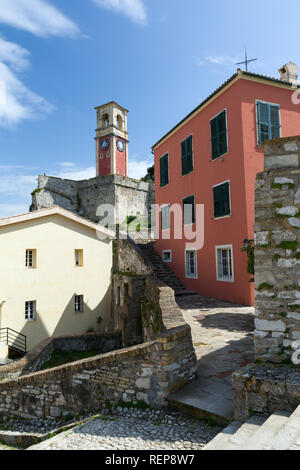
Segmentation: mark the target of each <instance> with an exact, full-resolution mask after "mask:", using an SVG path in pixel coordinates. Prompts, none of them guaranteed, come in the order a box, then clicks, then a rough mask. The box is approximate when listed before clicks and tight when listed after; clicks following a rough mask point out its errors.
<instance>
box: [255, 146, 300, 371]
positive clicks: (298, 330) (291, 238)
mask: <svg viewBox="0 0 300 470" xmlns="http://www.w3.org/2000/svg"><path fill="white" fill-rule="evenodd" d="M265 155H266V156H265V162H266V163H265V167H266V168H267V170H266V171H265V172H263V173H261V174H259V175H258V176H257V181H256V202H255V206H256V211H255V243H256V247H255V289H256V300H255V308H256V310H255V314H256V319H255V326H256V330H255V333H254V340H255V352H256V359H257V360H260V361H264V362H275V363H282V362H286V361H289V360H290V359H291V355H292V353H293V350H292V343H293V341H295V340H300V169H299V167H300V165H299V161H300V160H299V155H300V138H288V139H280V140H275V141H271V142H268V143H267V144H266V145H265ZM282 166H284V168H281V167H282Z"/></svg>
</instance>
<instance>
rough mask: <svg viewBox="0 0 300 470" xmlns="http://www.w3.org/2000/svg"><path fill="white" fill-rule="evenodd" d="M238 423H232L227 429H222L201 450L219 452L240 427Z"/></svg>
mask: <svg viewBox="0 0 300 470" xmlns="http://www.w3.org/2000/svg"><path fill="white" fill-rule="evenodd" d="M241 425H242V424H241V423H240V422H239V421H233V422H232V423H230V424H229V425H228V426H227V428H225V429H223V431H222V432H220V434H218V435H217V436H216V437H215V438H214V439H213V440H212V441H210V442H209V443H208V444H207V445H206V446H205V447H204V448H203V450H219V449H221V448H222V447H224V445H225V444H226V443H227V442H228V440H229V439H230V437H231V436H232V435H233V434H235V432H236V431H237V430H238V429H239V428H240V427H241Z"/></svg>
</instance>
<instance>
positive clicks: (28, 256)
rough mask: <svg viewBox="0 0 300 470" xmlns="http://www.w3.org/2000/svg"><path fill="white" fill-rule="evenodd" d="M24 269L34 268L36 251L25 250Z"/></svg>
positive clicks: (31, 249)
mask: <svg viewBox="0 0 300 470" xmlns="http://www.w3.org/2000/svg"><path fill="white" fill-rule="evenodd" d="M25 267H26V268H27V269H35V268H36V250H35V249H33V248H27V249H26V252H25Z"/></svg>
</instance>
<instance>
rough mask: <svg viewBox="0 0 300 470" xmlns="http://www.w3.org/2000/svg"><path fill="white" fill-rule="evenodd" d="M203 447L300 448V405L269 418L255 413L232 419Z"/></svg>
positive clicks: (218, 448)
mask: <svg viewBox="0 0 300 470" xmlns="http://www.w3.org/2000/svg"><path fill="white" fill-rule="evenodd" d="M203 450H300V406H299V407H298V408H297V409H296V411H295V412H294V413H292V414H290V413H286V412H283V411H277V412H275V413H274V414H273V415H272V416H270V417H269V418H265V417H261V416H252V418H250V419H249V421H248V422H247V423H245V424H241V423H239V422H237V421H234V422H232V423H231V424H230V425H229V426H227V428H225V429H224V430H223V431H222V432H221V433H220V434H218V435H217V436H216V437H215V438H214V439H213V440H212V441H211V442H209V443H208V444H207V445H206V446H205V447H204V449H203Z"/></svg>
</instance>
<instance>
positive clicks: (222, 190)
mask: <svg viewBox="0 0 300 470" xmlns="http://www.w3.org/2000/svg"><path fill="white" fill-rule="evenodd" d="M213 192H214V216H215V218H218V217H225V216H226V215H230V213H231V208H230V193H229V182H226V183H222V184H219V185H218V186H215V187H214V188H213Z"/></svg>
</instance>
